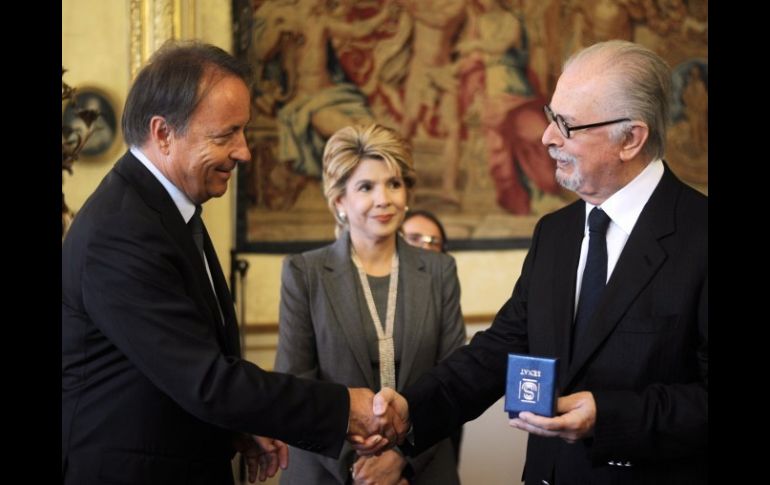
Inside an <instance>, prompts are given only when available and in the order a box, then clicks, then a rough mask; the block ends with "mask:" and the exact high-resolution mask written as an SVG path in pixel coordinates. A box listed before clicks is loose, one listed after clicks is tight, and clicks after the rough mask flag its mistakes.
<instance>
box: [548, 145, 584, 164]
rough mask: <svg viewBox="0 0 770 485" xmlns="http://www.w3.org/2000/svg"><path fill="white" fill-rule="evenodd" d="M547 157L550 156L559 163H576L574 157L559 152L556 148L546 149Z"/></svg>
mask: <svg viewBox="0 0 770 485" xmlns="http://www.w3.org/2000/svg"><path fill="white" fill-rule="evenodd" d="M548 155H550V156H551V158H553V159H554V160H559V161H560V162H569V163H573V164H575V163H577V161H578V159H577V157H575V156H574V155H571V154H569V153H567V152H564V151H562V150H559V149H558V148H556V147H548Z"/></svg>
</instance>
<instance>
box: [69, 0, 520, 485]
mask: <svg viewBox="0 0 770 485" xmlns="http://www.w3.org/2000/svg"><path fill="white" fill-rule="evenodd" d="M182 4H183V5H184V6H186V7H187V8H189V7H192V9H193V12H194V20H193V23H194V29H193V32H196V33H197V34H196V35H197V37H199V38H202V39H203V40H206V41H208V42H211V43H213V44H216V45H219V46H220V47H222V48H224V49H226V50H228V51H231V36H230V25H231V22H230V18H231V12H230V2H229V1H226V0H190V1H183V2H182ZM128 39H129V0H123V1H118V0H114V1H104V0H62V65H63V66H64V67H66V68H67V69H68V72H67V73H66V74H65V77H64V79H65V81H66V82H67V83H68V84H70V85H71V86H75V87H77V86H79V85H90V86H95V87H99V88H101V89H103V90H104V91H106V92H107V93H108V94H109V95H110V96H112V97H113V99H114V101H115V108H116V115H117V116H118V117H120V116H121V114H122V104H123V101H124V100H125V97H126V94H127V93H128V88H129V85H130V74H129V40H128ZM117 145H119V146H117V147H116V148H115V150H114V151H113V152H112V153H109V154H106V155H105V156H104V157H101V158H100V159H98V160H93V161H88V162H86V161H78V162H76V163H75V166H74V174H73V175H72V176H69V175H68V174H66V173H65V174H63V177H64V185H63V191H64V194H65V197H66V200H67V203H68V205H69V206H70V207H72V208H73V209H74V210H77V209H78V208H79V207H80V206H82V204H83V202H84V201H85V200H86V198H87V197H88V196H89V195H90V194H91V192H93V190H94V189H95V188H96V186H97V184H98V183H99V181H100V180H101V179H102V177H104V175H105V174H106V173H107V171H109V169H110V168H111V167H112V165H113V163H114V162H115V161H116V160H117V158H118V157H119V156H120V155H121V154H122V153H123V152H124V151H125V146H124V145H122V144H117ZM234 201H235V193H234V190H231V191H230V192H229V193H228V194H227V195H225V196H224V197H221V198H219V199H215V200H212V201H209V202H208V203H207V204H206V206H205V211H204V219H205V222H206V226H207V228H208V230H209V232H210V234H211V237H212V239H213V241H214V245H215V247H216V250H217V254H219V257H220V261H221V264H222V267H223V269H224V270H225V272H226V273H228V274H229V270H230V249H231V248H232V246H233V243H234V233H233V231H234V229H233V228H234V224H233V222H234V213H235V203H234ZM453 255H454V256H455V258H456V260H457V267H458V274H459V278H460V283H461V286H462V301H461V303H462V307H463V311H464V313H465V314H466V315H479V314H484V315H491V314H494V313H496V312H497V310H498V309H499V307H500V306H501V305H502V303H503V302H505V300H506V299H507V298H508V296H509V295H510V293H511V290H512V289H513V284H514V283H515V281H516V278H517V277H518V274H519V269H520V268H521V264H522V261H523V258H524V255H525V251H467V252H457V253H454V254H453ZM283 257H284V256H283V255H248V256H246V259H247V260H248V261H249V264H250V269H249V271H248V273H247V280H246V286H245V288H246V292H247V293H246V298H245V301H247V303H248V304H247V314H246V319H245V320H246V321H247V322H249V323H275V322H277V321H278V299H279V289H280V271H281V261H282V259H283ZM485 326H486V324H484V323H481V324H476V325H471V326H469V333H473V332H474V331H476V330H479V329H483V328H484V327H485ZM276 341H277V337H276V335H274V334H266V335H249V337H248V339H247V343H248V345H249V346H250V347H251V348H252V350H249V351H248V352H247V355H246V356H247V358H248V359H249V360H252V361H254V362H256V363H257V364H258V365H261V366H263V367H265V368H268V369H269V368H272V363H273V359H274V355H275V350H274V349H275V343H276ZM465 430H466V431H465V438H464V446H463V454H462V458H461V468H460V472H461V477H462V479H463V482H464V483H466V484H476V483H485V484H489V485H495V484H498V483H499V484H509V483H513V482H515V481H517V480H518V478H519V477H520V476H521V468H522V466H523V457H524V435H523V433H521V432H518V431H515V430H511V429H510V428H508V426H507V420H506V418H505V414H504V413H503V412H502V404H501V403H499V402H498V403H497V404H495V405H494V406H492V407H491V408H490V409H489V410H488V411H487V412H486V413H485V414H484V415H482V416H481V417H480V418H479V419H477V420H475V421H473V422H472V423H468V424H467V425H466V427H465ZM271 483H277V481H271Z"/></svg>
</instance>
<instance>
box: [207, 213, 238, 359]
mask: <svg viewBox="0 0 770 485" xmlns="http://www.w3.org/2000/svg"><path fill="white" fill-rule="evenodd" d="M203 247H204V250H205V252H206V259H207V260H208V263H209V269H210V270H211V279H212V280H213V281H214V288H215V289H216V292H217V295H216V296H217V298H219V305H220V307H221V310H222V315H223V316H224V317H225V321H224V325H216V328H217V333H218V334H219V336H220V338H221V341H222V342H224V349H225V353H226V354H227V355H233V356H236V357H240V356H241V347H240V339H239V336H238V320H237V319H236V317H235V306H234V305H233V299H232V296H231V295H230V289H229V288H228V286H227V281H226V280H225V275H224V272H223V271H222V266H221V265H220V264H219V258H217V254H216V253H215V252H214V245H213V244H212V242H211V238H210V237H209V232H208V230H206V228H205V225H204V229H203ZM204 271H205V269H204ZM206 283H209V281H208V277H207V278H206ZM208 288H209V292H208V294H210V295H213V293H212V292H211V285H210V284H209V285H208ZM207 300H208V303H209V306H212V305H213V307H214V308H212V311H213V312H214V313H215V317H216V320H217V322H219V321H220V320H221V319H220V315H219V311H218V310H217V300H216V298H207ZM241 324H243V322H241Z"/></svg>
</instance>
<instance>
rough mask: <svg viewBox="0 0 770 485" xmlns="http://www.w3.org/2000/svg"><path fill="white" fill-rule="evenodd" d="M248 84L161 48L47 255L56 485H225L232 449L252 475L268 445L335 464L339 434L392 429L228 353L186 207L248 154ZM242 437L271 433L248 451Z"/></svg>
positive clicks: (224, 57)
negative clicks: (110, 160) (52, 277)
mask: <svg viewBox="0 0 770 485" xmlns="http://www.w3.org/2000/svg"><path fill="white" fill-rule="evenodd" d="M248 76H249V72H248V66H246V65H244V64H242V63H241V62H240V61H237V60H236V59H234V58H233V57H231V56H230V55H229V54H227V53H226V52H224V51H223V50H221V49H219V48H217V47H214V46H210V45H206V44H200V43H185V44H181V45H175V44H170V45H168V46H165V47H164V48H162V49H161V50H160V51H159V52H158V53H156V54H155V55H154V56H153V58H152V59H151V60H150V62H149V64H148V65H147V66H145V67H144V68H143V69H142V71H141V72H140V73H139V75H138V76H137V78H136V80H135V82H134V85H133V86H132V88H131V90H130V92H129V95H128V98H127V100H126V105H125V109H124V113H123V133H124V136H125V139H126V143H127V144H128V145H129V146H130V151H129V152H128V153H126V154H125V155H124V156H123V157H122V158H121V159H120V160H119V161H118V162H117V163H116V165H115V167H114V168H113V169H112V170H111V171H110V172H109V173H108V174H107V176H106V177H105V178H104V180H103V181H102V182H101V184H100V185H99V187H98V188H97V189H96V191H95V192H94V193H93V195H92V196H91V197H90V198H89V199H88V201H87V202H86V203H85V205H84V206H83V207H82V209H81V210H80V211H79V213H78V215H77V217H76V218H75V220H74V222H73V224H72V226H71V228H70V230H69V233H68V235H67V237H66V239H65V240H64V242H63V246H62V479H63V482H64V483H65V484H78V485H83V484H86V485H87V484H96V483H127V484H142V485H147V484H162V485H168V484H193V483H195V484H228V483H232V473H231V469H230V460H231V458H232V456H233V454H234V451H235V448H234V446H235V447H237V448H238V449H239V450H241V451H244V452H246V453H247V456H248V457H250V458H251V460H250V462H249V463H250V471H251V473H252V477H251V478H252V481H253V477H254V474H255V473H256V470H255V469H254V467H256V466H257V465H259V466H262V470H261V473H262V477H263V478H264V476H265V474H268V475H272V474H274V473H275V472H276V468H277V463H278V461H280V462H281V465H282V466H285V465H286V447H285V445H284V444H283V443H282V442H280V441H278V440H284V441H286V442H288V443H291V444H293V445H295V446H297V447H299V448H303V449H305V450H310V451H314V452H319V453H323V454H325V455H328V456H334V457H336V456H337V455H338V454H339V452H340V449H341V448H342V444H343V441H344V438H345V437H346V433H347V432H349V433H351V434H359V431H360V435H361V436H369V437H370V438H369V440H367V442H366V443H364V445H361V446H362V448H366V447H367V446H368V447H369V449H370V450H371V451H376V450H377V448H378V447H380V446H382V445H384V444H386V443H387V442H388V440H387V439H382V437H383V436H384V437H385V438H390V441H391V442H392V441H393V440H395V438H396V432H397V431H401V432H402V433H403V432H404V431H405V428H404V423H400V428H398V429H394V427H393V426H385V425H386V420H383V419H380V418H375V417H373V416H371V407H372V400H371V398H372V396H373V394H372V392H371V391H370V390H368V389H346V388H345V387H344V386H342V385H338V384H332V383H327V382H320V381H311V380H305V379H299V378H295V377H292V376H289V375H285V374H279V373H271V372H266V371H263V370H261V369H260V368H258V367H257V366H255V365H254V364H252V363H250V362H247V361H245V360H242V359H241V356H240V350H239V344H238V332H237V323H236V318H235V314H234V308H233V304H232V300H231V296H230V293H229V291H228V288H227V286H226V284H225V279H224V275H223V273H222V269H221V267H220V265H219V262H218V259H217V255H216V253H215V252H214V248H213V246H212V244H211V240H210V239H209V237H208V233H207V232H206V230H205V227H203V225H202V221H201V220H200V206H201V204H203V203H204V202H206V201H207V200H208V199H210V198H211V197H220V196H222V195H223V194H224V193H225V192H226V190H227V183H228V181H229V179H230V176H231V174H232V171H233V169H234V168H235V166H236V165H237V164H238V162H242V161H248V160H249V159H250V153H249V149H248V147H247V145H246V138H245V127H246V124H247V123H248V121H249V116H250V114H249V110H250V100H249V97H250V95H249V87H248V86H249V84H248ZM391 418H392V416H391ZM255 434H260V435H264V436H272V437H274V438H276V439H275V440H267V439H265V440H262V441H260V445H262V446H261V448H258V447H257V442H256V441H255V440H254V439H252V436H251V435H255ZM257 457H259V460H260V461H259V462H257Z"/></svg>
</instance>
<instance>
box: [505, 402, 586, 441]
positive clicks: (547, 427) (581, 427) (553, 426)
mask: <svg viewBox="0 0 770 485" xmlns="http://www.w3.org/2000/svg"><path fill="white" fill-rule="evenodd" d="M556 412H557V414H559V416H556V417H554V418H546V417H543V416H538V415H536V414H533V413H530V412H528V411H523V412H521V413H519V417H518V418H515V419H511V420H510V421H509V423H510V425H511V426H512V427H514V428H517V429H520V430H522V431H526V432H528V433H532V434H536V435H538V436H545V437H551V438H553V437H557V438H561V439H563V440H564V441H566V442H567V443H574V442H576V441H578V440H581V439H583V438H587V437H589V436H592V435H593V432H594V426H595V425H596V401H594V395H593V394H591V393H590V392H587V391H583V392H576V393H575V394H570V395H568V396H564V397H560V398H559V399H558V401H557V403H556Z"/></svg>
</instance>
